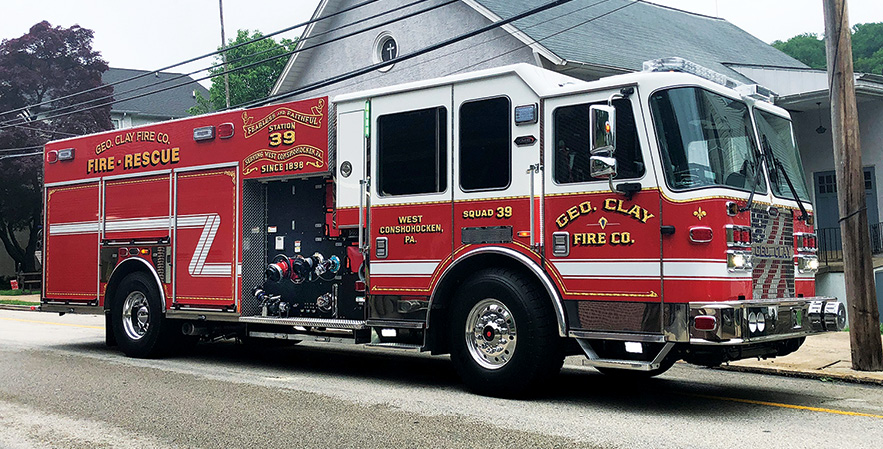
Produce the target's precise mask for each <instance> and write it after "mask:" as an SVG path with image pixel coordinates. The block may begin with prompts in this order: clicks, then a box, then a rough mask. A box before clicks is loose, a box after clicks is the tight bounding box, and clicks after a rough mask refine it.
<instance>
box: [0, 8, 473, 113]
mask: <svg viewBox="0 0 883 449" xmlns="http://www.w3.org/2000/svg"><path fill="white" fill-rule="evenodd" d="M426 1H428V0H415V1H413V2H411V3H408V4H406V5H403V6H402V7H401V8H399V9H404V8H409V7H411V6H414V5H417V4H419V3H424V2H426ZM456 1H457V0H448V1H446V2H444V3H440V4H438V5H435V6H432V7H429V8H426V9H424V10H422V11H418V12H415V13H411V14H409V15H407V16H405V17H400V18H397V19H393V20H388V21H386V22H382V23H378V24H376V25H374V26H371V27H368V28H365V29H362V30H359V31H356V32H353V33H349V34H345V35H342V36H338V37H336V38H333V39H330V40H328V41H325V42H322V43H319V44H316V45H313V46H310V47H307V48H299V49H298V48H296V49H294V50H291V51H288V52H284V53H280V54H279V55H276V56H271V57H269V58H266V59H262V60H260V61H256V62H255V63H252V64H249V65H247V66H245V67H237V68H236V69H228V70H225V71H223V72H222V73H220V74H217V75H214V74H210V75H208V76H205V77H201V78H198V79H196V80H194V79H192V78H190V76H191V75H193V74H195V73H199V72H203V71H206V70H211V69H213V68H216V67H219V66H222V65H225V64H223V63H222V64H213V65H211V66H210V67H208V68H207V69H197V70H193V71H191V72H188V73H184V74H178V75H176V76H173V77H171V78H168V79H165V80H160V81H157V82H155V83H151V84H146V85H144V86H137V87H134V88H131V89H128V90H124V91H122V92H114V93H113V94H109V95H105V96H103V97H98V98H93V99H90V100H87V101H82V102H79V103H74V104H71V105H67V106H63V107H61V108H58V109H56V110H54V111H52V112H51V113H50V115H51V117H52V118H54V117H58V116H59V115H58V114H61V113H62V112H64V111H69V110H70V109H72V108H76V107H78V106H83V105H86V104H89V103H94V102H96V101H101V100H108V99H112V100H111V101H110V102H108V103H103V105H107V104H111V105H112V104H116V103H120V102H124V101H128V100H132V99H135V98H140V97H129V98H122V99H113V98H114V96H119V95H125V94H129V93H133V92H138V91H141V90H144V89H148V88H152V87H155V86H159V85H161V84H166V83H170V82H172V81H176V80H180V79H182V78H187V81H186V82H184V83H180V84H176V85H175V86H172V87H171V89H173V88H177V87H181V86H186V85H188V84H193V83H195V82H197V81H201V80H204V79H207V78H215V77H219V76H222V75H226V74H229V73H233V72H235V71H237V70H243V69H246V68H250V67H254V66H256V65H260V64H263V63H266V62H270V61H274V60H276V59H279V58H283V57H285V56H290V55H292V54H294V53H298V52H300V51H304V50H310V49H313V48H316V47H318V46H320V45H325V44H329V43H332V42H336V41H338V40H340V39H344V38H346V37H350V36H353V35H355V34H358V33H363V32H365V31H368V30H371V29H373V28H378V27H381V26H385V25H389V24H390V23H394V22H396V21H398V20H403V19H406V18H409V17H412V16H413V15H414V14H422V13H424V12H428V11H431V10H434V9H436V8H440V7H442V6H445V5H448V4H451V3H454V2H456ZM391 12H395V10H387V11H382V12H380V13H377V14H374V15H371V16H368V17H365V18H362V19H359V20H356V21H354V22H350V23H346V24H343V25H341V26H339V27H336V28H332V29H330V30H327V31H324V32H322V33H318V34H316V35H313V36H310V37H308V38H306V39H302V40H301V41H300V42H303V41H307V40H310V39H315V38H318V37H321V36H324V35H326V34H329V33H333V32H335V31H340V30H342V29H345V28H349V27H351V26H354V25H357V24H360V23H363V22H366V21H368V20H372V19H375V18H377V17H381V16H384V15H387V14H390V13H391ZM335 14H337V13H335ZM277 33H278V31H277V32H275V33H271V35H273V34H277ZM257 40H259V39H256V40H254V41H255V42H256V41H257ZM237 47H238V45H237V46H234V47H229V48H237ZM229 48H228V49H229ZM276 50H278V48H270V49H267V50H264V51H260V52H257V53H253V54H250V55H245V56H242V57H239V58H236V59H233V60H231V61H227V62H226V65H228V66H229V65H230V64H234V63H236V62H239V61H242V60H244V59H249V58H254V57H257V56H260V55H263V54H266V53H270V52H273V51H276ZM151 73H156V72H148V73H146V75H149V74H151ZM135 78H138V77H132V78H129V79H135ZM125 81H126V80H122V81H117V82H115V83H111V84H105V85H104V86H105V87H106V86H113V85H117V84H121V83H123V82H125ZM165 90H168V89H165ZM163 91H164V90H158V91H152V92H154V93H159V92H163ZM62 98H64V97H62ZM99 107H100V106H99ZM90 109H91V108H90ZM227 109H230V108H227ZM86 110H89V109H79V110H76V112H79V111H86ZM70 112H74V111H70ZM52 114H55V115H52ZM0 115H2V114H0ZM46 118H50V117H49V116H47V117H41V118H37V120H44V119H46ZM15 120H21V118H12V119H9V120H7V121H5V122H0V126H2V125H8V124H12V123H13V122H15ZM3 128H5V126H3V127H2V128H0V129H3Z"/></svg>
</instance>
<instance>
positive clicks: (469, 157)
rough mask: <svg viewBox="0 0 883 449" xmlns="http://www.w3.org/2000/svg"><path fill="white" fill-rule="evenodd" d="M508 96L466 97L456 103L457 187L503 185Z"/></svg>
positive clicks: (507, 166)
mask: <svg viewBox="0 0 883 449" xmlns="http://www.w3.org/2000/svg"><path fill="white" fill-rule="evenodd" d="M509 109H510V108H509V99H508V98H491V99H487V100H479V101H470V102H467V103H463V105H462V106H460V187H461V188H462V189H463V190H490V189H505V188H506V187H508V186H509V180H510V178H511V173H512V157H511V153H512V146H511V144H510V143H509V141H510V135H511V134H510V126H511V125H510V123H511V120H510V118H509Z"/></svg>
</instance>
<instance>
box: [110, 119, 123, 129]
mask: <svg viewBox="0 0 883 449" xmlns="http://www.w3.org/2000/svg"><path fill="white" fill-rule="evenodd" d="M110 122H111V123H113V129H120V128H121V127H122V122H120V119H118V118H112V119H110Z"/></svg>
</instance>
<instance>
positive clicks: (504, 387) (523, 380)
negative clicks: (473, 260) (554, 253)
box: [450, 268, 564, 397]
mask: <svg viewBox="0 0 883 449" xmlns="http://www.w3.org/2000/svg"><path fill="white" fill-rule="evenodd" d="M451 318H452V319H451V333H450V338H451V340H450V341H451V360H452V361H453V363H454V368H455V369H456V370H457V373H458V374H459V375H460V378H461V379H462V380H463V382H464V383H465V384H466V385H467V386H468V387H469V388H470V389H471V390H472V391H474V392H476V393H478V394H483V395H488V396H497V397H518V396H522V395H524V394H526V393H529V392H531V391H533V390H534V389H535V387H538V386H540V385H541V384H542V382H543V381H544V380H546V379H548V378H549V377H551V376H553V375H555V374H557V373H558V372H559V371H560V370H561V365H562V364H563V363H564V351H563V345H562V344H561V341H560V339H559V336H558V328H557V321H556V320H555V315H554V311H553V310H552V306H551V304H550V301H549V299H548V298H547V297H546V296H545V295H544V294H542V292H541V291H540V289H539V287H538V286H537V285H535V284H534V283H533V282H530V280H528V279H524V278H521V277H519V276H518V275H517V274H515V273H513V272H512V271H509V270H505V269H498V268H494V269H486V270H482V271H479V272H478V273H476V274H475V275H474V276H472V277H471V278H470V279H469V280H468V281H466V282H465V283H464V284H463V285H462V286H461V287H460V288H459V290H458V291H457V295H456V298H455V303H454V305H453V310H452V316H451Z"/></svg>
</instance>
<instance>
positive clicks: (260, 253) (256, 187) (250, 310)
mask: <svg viewBox="0 0 883 449" xmlns="http://www.w3.org/2000/svg"><path fill="white" fill-rule="evenodd" d="M266 241H267V189H266V185H265V184H262V183H260V182H258V181H252V180H246V181H245V182H244V183H243V184H242V293H241V296H240V298H242V316H253V315H259V314H260V302H259V301H258V300H257V299H255V297H254V295H252V294H251V290H252V289H253V288H254V287H255V286H256V285H261V284H262V283H263V282H264V268H265V265H266V260H267V246H266V244H265V242H266Z"/></svg>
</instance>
